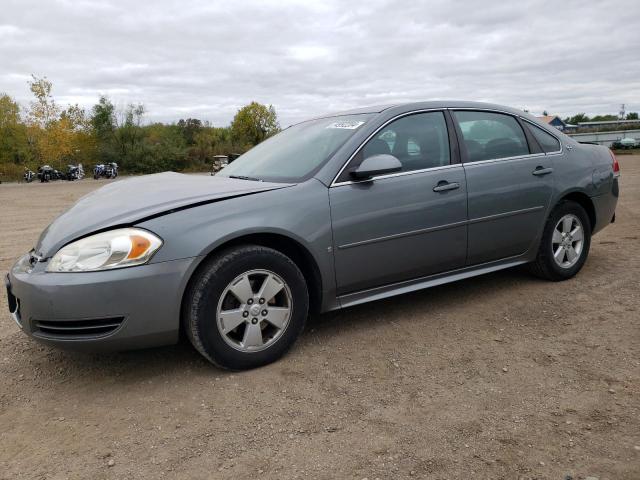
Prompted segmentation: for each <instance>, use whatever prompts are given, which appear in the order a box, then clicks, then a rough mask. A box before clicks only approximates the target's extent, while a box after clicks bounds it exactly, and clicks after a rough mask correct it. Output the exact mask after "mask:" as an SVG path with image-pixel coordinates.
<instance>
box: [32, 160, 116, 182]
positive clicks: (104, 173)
mask: <svg viewBox="0 0 640 480" xmlns="http://www.w3.org/2000/svg"><path fill="white" fill-rule="evenodd" d="M117 176H118V164H117V163H115V162H111V163H100V164H98V165H96V166H95V167H93V178H94V179H96V180H98V179H100V178H116V177H117ZM22 178H23V179H24V181H25V182H27V183H31V182H33V181H34V180H35V179H38V180H40V182H41V183H45V182H51V181H53V180H69V181H73V180H82V179H83V178H84V168H83V167H82V164H81V163H79V164H77V165H67V170H66V171H61V170H56V169H55V168H53V167H52V166H50V165H42V166H41V167H39V168H38V171H37V172H34V171H33V170H30V169H28V168H26V167H25V169H24V175H23V177H22Z"/></svg>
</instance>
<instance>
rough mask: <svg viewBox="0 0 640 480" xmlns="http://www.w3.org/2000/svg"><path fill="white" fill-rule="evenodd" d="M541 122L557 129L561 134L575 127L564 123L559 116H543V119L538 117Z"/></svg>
mask: <svg viewBox="0 0 640 480" xmlns="http://www.w3.org/2000/svg"><path fill="white" fill-rule="evenodd" d="M537 118H538V119H539V120H540V121H542V122H544V123H546V124H548V125H551V126H552V127H555V128H557V129H558V130H560V131H561V132H563V131H565V130H566V129H567V127H568V128H571V127H573V126H574V125H567V124H566V123H564V122H563V121H562V119H561V118H560V117H559V116H557V115H543V116H541V117H537Z"/></svg>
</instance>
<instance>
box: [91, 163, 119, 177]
mask: <svg viewBox="0 0 640 480" xmlns="http://www.w3.org/2000/svg"><path fill="white" fill-rule="evenodd" d="M117 176H118V164H117V163H116V162H110V163H99V164H98V165H96V166H95V167H93V178H94V180H98V179H99V178H100V177H105V178H116V177H117Z"/></svg>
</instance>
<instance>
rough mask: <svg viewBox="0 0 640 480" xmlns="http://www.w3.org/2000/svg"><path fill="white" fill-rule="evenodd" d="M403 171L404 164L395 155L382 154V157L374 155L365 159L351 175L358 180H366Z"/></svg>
mask: <svg viewBox="0 0 640 480" xmlns="http://www.w3.org/2000/svg"><path fill="white" fill-rule="evenodd" d="M400 170H402V164H401V163H400V160H398V159H397V158H396V157H394V156H393V155H388V154H386V153H382V154H380V155H372V156H371V157H367V158H365V159H364V160H363V161H362V163H361V164H360V165H359V166H358V167H357V168H356V169H354V170H352V171H351V172H349V174H350V175H351V176H352V177H353V178H355V179H357V180H366V179H368V178H371V177H373V176H375V175H384V174H385V173H393V172H399V171H400Z"/></svg>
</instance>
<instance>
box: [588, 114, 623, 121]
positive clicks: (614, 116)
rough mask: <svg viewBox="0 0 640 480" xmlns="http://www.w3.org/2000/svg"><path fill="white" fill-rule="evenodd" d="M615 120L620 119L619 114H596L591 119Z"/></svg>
mask: <svg viewBox="0 0 640 480" xmlns="http://www.w3.org/2000/svg"><path fill="white" fill-rule="evenodd" d="M613 120H618V116H617V115H596V116H595V117H593V118H592V119H591V121H592V122H610V121H613Z"/></svg>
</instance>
